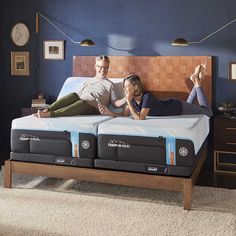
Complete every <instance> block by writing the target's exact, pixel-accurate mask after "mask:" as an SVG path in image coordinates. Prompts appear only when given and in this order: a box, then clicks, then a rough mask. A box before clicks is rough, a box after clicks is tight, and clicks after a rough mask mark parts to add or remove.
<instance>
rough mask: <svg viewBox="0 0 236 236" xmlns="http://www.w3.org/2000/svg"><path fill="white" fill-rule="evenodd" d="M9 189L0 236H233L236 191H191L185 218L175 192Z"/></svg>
mask: <svg viewBox="0 0 236 236" xmlns="http://www.w3.org/2000/svg"><path fill="white" fill-rule="evenodd" d="M0 181H2V180H1V178H0ZM13 183H14V187H13V188H12V189H5V188H3V187H0V235H168V236H169V235H181V236H182V235H191V236H192V235H196V236H199V235H205V236H207V235H214V236H215V235H227V236H230V235H232V236H233V235H236V228H235V227H236V226H235V224H236V190H227V189H219V188H210V187H197V186H196V187H194V189H193V209H192V210H191V211H189V212H188V211H185V210H183V202H182V201H183V199H182V194H181V193H178V192H170V191H161V190H150V189H143V188H133V187H123V186H117V185H110V184H98V183H88V182H78V181H75V180H60V179H56V178H45V177H32V176H21V175H14V178H13ZM1 186H2V184H1Z"/></svg>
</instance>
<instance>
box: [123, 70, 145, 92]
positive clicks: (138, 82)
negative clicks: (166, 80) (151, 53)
mask: <svg viewBox="0 0 236 236" xmlns="http://www.w3.org/2000/svg"><path fill="white" fill-rule="evenodd" d="M125 81H129V82H130V83H131V84H132V85H133V86H136V90H135V93H134V95H135V96H140V95H141V94H142V92H143V85H142V83H141V80H140V77H139V76H138V75H135V74H132V75H128V76H127V77H125V78H124V80H123V87H124V84H125Z"/></svg>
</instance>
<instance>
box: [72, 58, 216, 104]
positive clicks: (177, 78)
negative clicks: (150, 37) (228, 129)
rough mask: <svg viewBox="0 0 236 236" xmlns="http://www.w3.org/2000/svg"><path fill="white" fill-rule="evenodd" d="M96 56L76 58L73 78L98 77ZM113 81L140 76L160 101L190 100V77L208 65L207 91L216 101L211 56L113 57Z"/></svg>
mask: <svg viewBox="0 0 236 236" xmlns="http://www.w3.org/2000/svg"><path fill="white" fill-rule="evenodd" d="M95 58H96V56H74V57H73V76H91V77H93V76H94V75H95V67H94V64H95ZM109 58H110V69H109V73H108V77H109V78H123V77H126V76H127V75H129V74H133V73H135V74H137V75H139V76H140V78H141V80H142V83H143V85H144V88H145V90H149V91H153V92H154V93H155V94H158V97H178V98H181V99H186V97H187V95H188V93H189V92H190V90H191V88H192V86H193V85H192V82H191V81H190V80H189V76H190V75H191V74H192V73H193V71H194V68H195V67H196V66H197V65H198V64H200V63H202V62H207V70H206V77H205V79H204V81H203V87H204V91H205V93H206V96H207V98H208V100H209V102H210V103H211V101H212V57H211V56H109Z"/></svg>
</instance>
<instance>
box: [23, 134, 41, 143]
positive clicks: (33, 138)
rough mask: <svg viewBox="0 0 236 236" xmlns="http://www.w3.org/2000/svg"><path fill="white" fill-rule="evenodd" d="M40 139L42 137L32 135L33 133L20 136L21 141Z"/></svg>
mask: <svg viewBox="0 0 236 236" xmlns="http://www.w3.org/2000/svg"><path fill="white" fill-rule="evenodd" d="M28 140H30V141H40V139H39V138H38V137H36V136H34V135H31V134H22V135H21V136H20V141H28Z"/></svg>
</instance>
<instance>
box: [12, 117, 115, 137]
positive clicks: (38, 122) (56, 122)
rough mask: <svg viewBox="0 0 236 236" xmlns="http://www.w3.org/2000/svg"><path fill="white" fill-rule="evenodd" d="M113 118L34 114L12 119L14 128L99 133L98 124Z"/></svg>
mask: <svg viewBox="0 0 236 236" xmlns="http://www.w3.org/2000/svg"><path fill="white" fill-rule="evenodd" d="M109 119H112V118H111V117H109V116H101V115H89V116H68V117H53V118H52V117H51V118H36V117H34V116H33V115H30V116H24V117H22V118H17V119H14V120H13V121H12V126H11V128H12V129H23V130H43V131H69V132H70V131H75V132H80V133H89V134H94V135H97V128H98V125H99V124H100V123H101V122H103V121H107V120H109Z"/></svg>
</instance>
